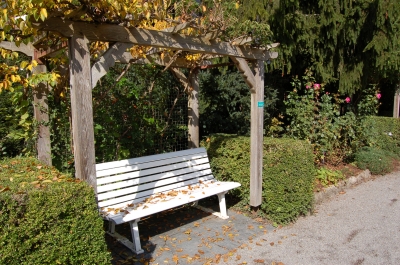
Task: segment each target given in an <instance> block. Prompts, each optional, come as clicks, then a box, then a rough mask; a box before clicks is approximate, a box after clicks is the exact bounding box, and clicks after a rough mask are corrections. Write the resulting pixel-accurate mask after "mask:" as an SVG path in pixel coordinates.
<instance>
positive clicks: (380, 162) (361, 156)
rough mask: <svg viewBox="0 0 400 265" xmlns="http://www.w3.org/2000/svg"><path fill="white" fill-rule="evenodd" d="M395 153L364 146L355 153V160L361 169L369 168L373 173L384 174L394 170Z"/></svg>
mask: <svg viewBox="0 0 400 265" xmlns="http://www.w3.org/2000/svg"><path fill="white" fill-rule="evenodd" d="M394 157H395V155H394V154H392V153H390V152H388V151H384V150H382V149H378V148H375V147H363V148H361V149H360V150H359V151H358V152H356V153H355V156H354V160H355V163H356V165H357V167H359V168H360V169H369V170H370V171H371V173H372V174H375V175H378V174H384V173H388V172H391V171H392V170H393V163H392V161H393V159H394Z"/></svg>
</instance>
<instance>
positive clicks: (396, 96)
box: [393, 91, 400, 118]
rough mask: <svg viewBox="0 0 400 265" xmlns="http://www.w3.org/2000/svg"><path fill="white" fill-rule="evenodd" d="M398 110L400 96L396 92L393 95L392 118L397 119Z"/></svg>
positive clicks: (399, 107)
mask: <svg viewBox="0 0 400 265" xmlns="http://www.w3.org/2000/svg"><path fill="white" fill-rule="evenodd" d="M399 109H400V94H399V91H397V92H396V93H395V94H394V102H393V118H399Z"/></svg>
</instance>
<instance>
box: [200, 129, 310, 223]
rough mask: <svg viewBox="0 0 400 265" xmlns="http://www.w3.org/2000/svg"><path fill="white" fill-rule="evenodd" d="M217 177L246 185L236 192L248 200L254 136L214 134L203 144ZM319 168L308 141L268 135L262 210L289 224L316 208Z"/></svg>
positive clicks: (271, 217) (273, 217) (236, 194)
mask: <svg viewBox="0 0 400 265" xmlns="http://www.w3.org/2000/svg"><path fill="white" fill-rule="evenodd" d="M203 144H204V145H205V146H206V148H207V152H208V155H209V157H210V163H211V166H212V169H213V172H214V174H215V176H216V178H217V179H220V180H224V181H237V182H240V183H241V184H242V186H241V187H240V188H238V189H235V190H233V191H232V194H233V195H235V196H238V197H239V198H240V199H241V200H242V202H244V203H248V202H249V196H250V138H249V137H244V136H242V137H239V136H235V135H213V136H212V137H210V138H208V140H207V141H206V142H204V143H203ZM314 176H315V167H314V164H313V153H312V147H311V145H310V144H308V143H307V142H305V141H299V140H293V139H276V138H264V158H263V184H262V185H263V192H262V196H263V202H262V205H261V211H262V212H263V213H265V214H266V215H267V216H268V218H269V219H270V220H271V221H273V222H276V223H280V224H286V223H289V222H292V221H294V220H295V219H296V218H297V217H298V216H299V215H301V214H306V213H307V212H308V211H309V210H310V209H311V207H312V202H313V182H314Z"/></svg>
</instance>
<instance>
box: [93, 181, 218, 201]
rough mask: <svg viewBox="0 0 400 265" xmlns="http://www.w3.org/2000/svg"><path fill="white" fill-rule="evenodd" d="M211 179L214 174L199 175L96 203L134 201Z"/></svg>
mask: <svg viewBox="0 0 400 265" xmlns="http://www.w3.org/2000/svg"><path fill="white" fill-rule="evenodd" d="M211 179H214V176H212V175H207V176H204V177H199V178H198V179H191V180H187V181H183V182H179V183H176V184H175V185H170V186H163V187H158V188H155V189H152V190H146V191H143V192H142V193H140V194H129V195H126V196H122V197H118V198H114V199H108V200H104V201H100V200H99V202H98V205H99V207H109V206H112V205H116V204H119V203H125V204H129V203H136V202H138V201H142V200H143V199H145V198H147V197H149V196H151V195H153V194H154V193H158V192H165V191H169V190H173V189H177V188H181V187H185V186H189V185H193V184H197V183H198V180H201V181H207V180H211Z"/></svg>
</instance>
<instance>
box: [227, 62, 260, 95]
mask: <svg viewBox="0 0 400 265" xmlns="http://www.w3.org/2000/svg"><path fill="white" fill-rule="evenodd" d="M230 58H231V60H232V61H233V62H234V63H235V65H236V67H237V68H238V70H239V72H241V73H242V76H243V78H244V81H245V82H246V84H247V85H248V86H249V87H250V90H251V91H252V92H255V87H256V79H255V77H254V74H253V72H252V71H251V69H250V67H249V65H248V64H247V62H246V60H245V59H242V58H236V57H233V56H230Z"/></svg>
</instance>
